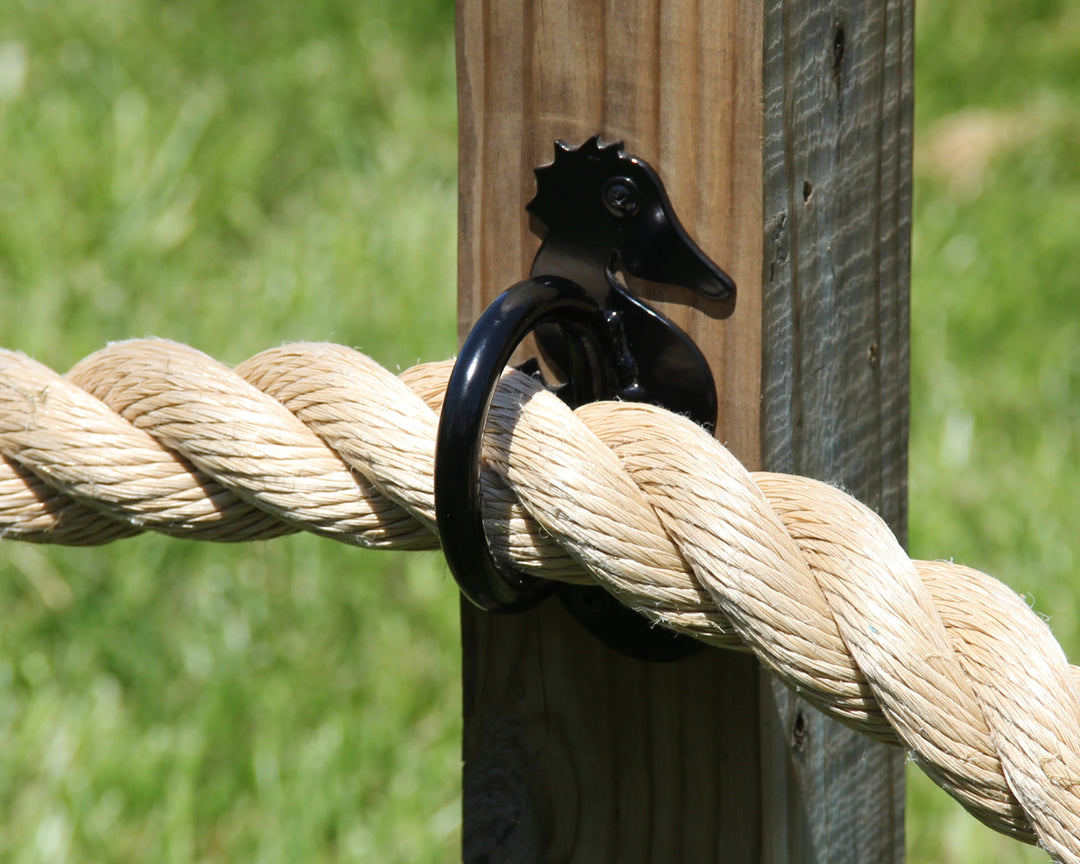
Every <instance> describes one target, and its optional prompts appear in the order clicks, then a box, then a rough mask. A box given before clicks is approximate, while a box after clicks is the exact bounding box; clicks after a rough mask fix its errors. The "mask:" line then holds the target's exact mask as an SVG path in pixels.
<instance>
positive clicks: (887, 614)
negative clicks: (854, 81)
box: [0, 340, 1080, 864]
mask: <svg viewBox="0 0 1080 864" xmlns="http://www.w3.org/2000/svg"><path fill="white" fill-rule="evenodd" d="M450 368H451V364H450V363H449V362H447V363H435V364H425V365H422V366H418V367H415V368H413V369H410V370H407V371H406V372H404V373H403V374H402V375H401V376H394V375H392V374H391V373H390V372H388V371H387V370H385V369H383V368H382V367H381V366H379V365H378V364H376V363H375V362H374V361H372V360H370V359H369V358H367V357H364V356H363V355H361V354H359V353H357V352H355V351H351V350H349V349H346V348H343V347H341V346H338V345H326V344H295V345H286V346H283V347H281V348H276V349H271V350H269V351H264V352H262V353H261V354H258V355H256V356H255V357H252V358H251V359H250V360H248V361H246V362H244V363H243V364H241V365H240V366H239V367H237V368H236V369H235V370H230V369H228V368H227V367H225V366H223V365H222V364H220V363H217V362H216V361H214V360H212V359H211V358H209V357H207V356H206V355H204V354H202V353H200V352H198V351H196V350H194V349H192V348H189V347H187V346H183V345H179V344H177V343H173V342H167V341H161V340H139V341H131V342H120V343H116V344H113V345H110V346H109V347H107V348H105V349H104V350H102V351H99V352H97V353H96V354H94V355H91V356H90V357H88V358H86V359H85V360H83V361H81V362H80V363H79V364H77V365H76V366H75V368H74V369H72V370H71V372H70V373H69V374H68V375H67V376H66V377H62V376H60V375H57V374H56V373H54V372H52V371H51V370H49V369H47V368H46V367H44V366H42V365H41V364H39V363H36V362H35V361H33V360H31V359H30V358H28V357H26V356H25V355H22V354H19V353H17V352H12V351H0V537H6V538H8V539H20V540H27V541H31V542H53V543H63V544H70V545H85V544H92V543H104V542H109V541H111V540H115V539H118V538H120V537H126V536H130V535H132V534H136V533H139V532H140V531H144V530H153V531H159V532H162V533H166V534H169V535H170V536H175V537H189V538H197V539H205V540H216V541H235V540H250V539H262V538H267V537H274V536H278V535H281V534H287V533H291V532H293V531H297V530H307V531H313V532H315V533H317V534H320V535H322V536H326V537H330V538H332V539H335V540H339V541H342V542H346V543H353V544H357V545H361V546H368V547H372V548H394V549H422V548H436V547H437V546H438V538H437V537H436V535H435V519H434V493H433V474H434V465H435V433H436V428H437V423H438V411H439V409H440V407H441V400H442V394H443V391H444V389H445V385H446V380H447V378H448V376H449V372H450ZM481 475H482V488H483V498H484V516H485V524H486V526H487V531H488V537H489V540H490V543H491V546H492V550H493V552H494V553H495V555H496V557H498V558H500V559H502V560H505V561H508V562H513V564H514V566H516V567H520V568H524V569H527V570H531V571H533V572H536V573H538V574H542V575H544V576H546V577H547V578H550V579H556V580H560V581H566V582H597V583H599V584H601V585H603V586H604V587H605V588H607V590H609V591H611V592H612V593H613V594H614V595H615V596H616V597H618V598H619V600H620V601H622V602H623V603H625V604H626V605H628V606H630V607H632V608H634V609H637V610H639V611H641V612H642V613H643V614H645V615H646V616H648V617H649V618H650V619H652V620H654V621H656V622H658V623H661V624H663V625H665V626H668V627H672V628H673V629H676V630H679V631H681V632H684V633H688V634H690V635H692V636H694V637H695V638H698V639H702V640H704V641H706V642H709V643H711V644H714V645H723V646H726V647H729V648H736V649H741V650H752V651H753V652H754V653H755V654H756V655H757V656H758V657H759V659H760V660H761V661H762V662H763V663H764V664H765V665H766V666H768V668H770V669H771V670H772V671H773V672H774V674H775V675H777V677H779V678H780V680H782V681H783V682H784V683H785V684H787V685H788V686H790V687H792V688H794V689H795V690H797V691H798V692H799V693H800V694H802V695H803V696H805V697H806V698H807V699H808V700H809V701H811V702H812V703H813V704H814V705H816V706H817V707H818V708H819V709H820V710H821V711H823V712H824V713H825V714H827V715H829V716H831V717H834V718H836V719H838V720H840V721H841V722H843V723H845V724H847V725H849V726H851V727H853V728H855V729H857V730H859V731H860V732H862V733H864V734H866V735H868V736H870V737H872V738H874V739H876V740H879V741H885V742H888V743H891V744H895V745H899V746H903V747H905V748H906V749H907V750H908V751H909V752H910V753H911V755H912V758H913V759H914V760H915V761H916V763H917V764H918V765H919V766H920V767H921V768H922V769H923V770H924V771H926V772H927V774H928V775H929V776H930V777H931V778H933V780H934V781H935V782H937V783H938V784H939V785H940V786H941V787H942V788H944V789H945V790H946V791H947V792H948V793H949V794H951V795H952V796H953V797H955V798H956V799H957V800H958V801H960V803H961V804H962V805H963V806H964V807H966V808H967V809H968V810H969V811H970V812H971V813H972V814H973V815H974V816H975V817H976V818H978V819H980V820H981V821H982V822H984V823H986V824H987V825H989V826H991V827H992V828H994V829H996V830H998V831H1001V832H1003V833H1006V834H1008V835H1010V836H1013V837H1015V838H1017V839H1019V840H1023V841H1025V842H1029V843H1030V842H1038V843H1039V844H1040V845H1041V846H1043V847H1044V848H1045V849H1046V850H1047V851H1048V852H1049V853H1050V854H1051V856H1053V858H1054V859H1055V860H1058V861H1062V862H1070V864H1080V722H1078V721H1080V684H1078V681H1080V670H1078V669H1077V668H1076V667H1072V666H1070V665H1069V664H1068V662H1067V661H1066V659H1065V657H1064V655H1063V653H1062V651H1061V648H1060V646H1058V644H1057V642H1056V641H1055V640H1054V639H1053V637H1052V635H1051V634H1050V631H1049V629H1048V628H1047V627H1046V625H1045V624H1044V622H1043V621H1042V620H1041V619H1040V618H1039V617H1038V616H1037V615H1035V614H1034V613H1033V612H1032V611H1031V610H1030V609H1029V608H1028V606H1027V605H1026V604H1025V603H1024V602H1023V601H1022V600H1021V599H1020V598H1019V597H1018V596H1017V595H1016V594H1014V593H1013V592H1012V591H1011V590H1009V589H1008V588H1006V587H1005V586H1004V585H1002V584H1001V583H1000V582H997V581H996V580H994V579H992V578H990V577H989V576H986V575H985V574H982V573H979V572H977V571H974V570H971V569H969V568H965V567H961V566H959V565H953V564H951V563H945V562H925V561H912V560H911V559H909V558H908V556H907V555H906V554H905V552H904V551H903V549H902V548H901V547H900V545H899V543H898V542H897V541H896V539H895V537H893V535H892V534H891V532H890V531H889V529H888V527H887V526H886V525H885V524H884V522H882V520H881V519H880V518H879V517H878V516H877V515H876V514H874V513H873V512H872V511H870V510H869V509H868V508H867V507H865V506H863V505H862V504H860V503H859V502H858V501H856V500H854V499H853V498H851V497H850V496H848V495H846V494H845V493H843V492H841V491H839V490H837V489H835V488H833V487H831V486H828V485H826V484H823V483H820V482H818V481H814V480H809V479H806V478H803V477H795V476H791V475H780V474H769V473H749V472H747V471H746V470H745V469H744V468H743V466H742V465H741V464H740V463H739V462H738V460H736V459H735V458H734V456H732V455H731V454H730V453H729V452H728V451H727V450H726V449H725V448H724V447H723V446H722V445H721V444H719V442H717V441H716V440H715V439H713V438H712V437H711V436H709V435H708V434H707V433H706V432H705V431H704V430H702V429H700V428H699V427H697V426H695V425H694V424H693V423H691V422H690V421H688V420H686V419H684V418H681V417H678V416H675V415H673V414H670V413H668V412H665V411H663V410H661V409H658V408H653V407H650V406H647V405H637V404H628V403H610V402H606V403H593V404H590V405H586V406H584V407H582V408H580V409H578V410H577V411H576V412H575V411H571V410H570V409H569V408H567V407H566V406H565V405H564V404H563V403H562V402H560V401H559V400H558V399H557V398H556V397H554V396H553V395H552V394H550V393H548V392H547V391H545V390H543V389H542V388H540V387H539V385H538V384H537V383H536V382H535V381H533V380H532V379H530V378H528V377H526V376H524V375H520V374H518V373H513V372H510V373H507V375H505V376H504V378H503V382H502V384H501V385H500V387H499V388H498V390H497V392H496V394H495V396H494V398H493V401H492V406H491V410H490V413H489V418H488V426H487V429H486V430H485V440H484V453H483V466H482V472H481Z"/></svg>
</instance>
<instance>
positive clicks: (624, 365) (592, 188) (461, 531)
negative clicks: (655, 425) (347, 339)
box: [435, 136, 735, 660]
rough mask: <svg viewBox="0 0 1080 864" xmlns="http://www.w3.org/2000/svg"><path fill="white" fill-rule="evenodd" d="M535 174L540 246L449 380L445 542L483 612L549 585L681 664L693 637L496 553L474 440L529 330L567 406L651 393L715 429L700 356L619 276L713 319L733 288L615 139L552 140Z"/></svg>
mask: <svg viewBox="0 0 1080 864" xmlns="http://www.w3.org/2000/svg"><path fill="white" fill-rule="evenodd" d="M535 174H536V185H537V192H536V196H535V197H534V198H533V200H532V201H530V202H529V204H528V205H527V207H526V209H527V210H528V211H529V213H530V214H532V216H533V217H534V219H535V220H536V222H539V223H540V224H539V226H537V225H536V224H535V223H534V228H537V227H538V228H539V230H538V231H537V233H538V234H541V236H543V243H542V245H541V246H540V250H539V252H538V253H537V255H536V258H535V259H534V261H533V265H532V269H531V273H530V278H529V279H526V280H524V281H523V282H519V283H518V284H516V285H514V286H513V287H511V288H509V289H507V290H506V291H504V292H503V293H502V294H501V295H499V297H498V298H497V299H496V300H495V301H494V302H493V303H492V304H491V306H489V307H488V309H487V310H486V311H485V312H484V313H483V314H482V315H481V316H480V318H479V320H478V321H477V322H476V324H475V325H474V326H473V329H472V331H471V332H470V333H469V335H468V337H467V338H466V340H465V344H464V345H463V346H462V349H461V354H460V355H459V358H458V361H457V363H456V364H455V366H454V370H453V372H452V374H451V376H450V381H449V384H448V386H447V391H446V399H445V401H444V405H443V410H442V415H441V418H440V421H439V433H438V443H437V448H436V461H435V508H436V516H437V519H438V525H439V535H440V537H441V538H442V544H443V551H444V553H445V555H446V560H447V563H448V564H449V566H450V569H451V571H452V572H453V574H454V577H455V579H457V581H458V585H459V586H460V588H461V590H462V592H463V593H464V594H465V595H466V596H467V597H468V598H469V599H470V600H471V601H472V602H473V603H475V604H476V605H477V606H479V607H480V608H482V609H486V610H488V611H491V612H516V611H522V610H524V609H527V608H529V607H531V606H533V605H535V604H536V603H538V602H540V601H541V600H542V599H544V598H545V597H547V596H548V595H549V594H551V593H552V592H553V591H555V592H556V593H558V595H559V597H560V599H561V600H562V601H563V603H564V605H565V606H566V607H567V609H568V610H569V611H570V612H571V613H572V614H573V615H574V616H575V617H576V618H578V620H580V621H581V622H582V623H583V624H584V625H585V626H586V627H588V628H589V629H590V630H591V631H592V632H593V633H595V634H596V635H597V636H599V637H600V638H601V639H603V640H604V641H605V642H606V643H607V644H608V645H610V646H612V647H614V648H616V649H618V650H620V651H622V652H623V653H626V654H629V655H631V656H634V657H637V658H639V659H651V660H673V659H678V658H680V657H684V656H686V655H688V654H690V653H693V652H694V651H696V650H697V649H698V648H699V647H700V643H697V642H695V641H694V640H692V639H689V638H687V637H685V636H678V635H676V634H674V633H671V632H670V631H667V630H665V629H663V628H657V627H654V626H653V625H652V624H651V623H650V622H649V621H648V620H646V619H645V618H644V617H643V616H641V615H639V614H637V613H636V612H633V611H631V610H629V609H627V608H626V607H624V606H622V605H621V604H619V603H618V601H617V600H615V598H614V597H612V596H611V595H610V594H608V593H607V592H606V591H605V590H603V589H602V588H595V587H581V586H575V585H560V586H559V587H558V588H557V589H556V588H555V586H554V584H553V583H551V582H549V581H547V580H544V579H539V578H537V577H535V576H532V575H530V574H526V573H522V572H516V571H514V570H513V568H510V567H508V566H502V565H500V564H499V563H498V562H496V561H495V560H494V558H493V556H492V554H491V551H490V548H489V545H488V541H487V534H486V532H485V530H484V523H483V517H482V515H481V506H480V505H481V501H480V497H481V493H480V471H481V452H480V451H481V439H482V433H483V429H484V422H485V419H486V417H487V411H488V406H489V405H490V402H491V396H492V393H493V392H494V390H495V386H496V384H497V383H498V380H499V377H500V375H501V374H502V371H503V369H504V368H505V366H506V364H507V363H508V362H510V357H511V355H512V354H513V353H514V351H515V349H516V348H517V346H518V345H519V343H520V342H521V341H522V340H523V339H524V338H525V337H526V336H527V335H528V334H529V333H533V334H534V335H535V337H536V342H537V345H538V346H539V348H540V353H541V358H542V360H543V363H544V366H546V368H547V369H548V370H549V371H550V372H551V373H552V377H555V378H557V379H558V380H559V382H561V383H559V384H558V385H557V386H553V387H552V389H553V390H554V391H555V392H556V393H557V394H558V395H559V396H560V397H561V398H562V399H563V400H564V401H565V402H567V403H568V404H569V405H570V406H571V407H577V406H579V405H583V404H585V403H587V402H592V401H596V400H599V399H620V400H625V401H634V402H649V403H652V404H655V405H660V406H662V407H664V408H667V409H669V410H671V411H675V412H678V413H681V414H685V415H687V416H689V417H690V418H691V419H693V420H695V421H696V422H698V423H700V424H702V425H704V426H706V427H708V428H710V429H712V427H713V426H714V425H715V423H716V416H717V396H716V384H715V381H714V379H713V375H712V372H711V371H710V369H709V365H708V363H707V362H706V360H705V358H704V356H703V355H702V354H701V351H700V350H699V349H698V348H697V346H696V345H695V344H694V343H693V341H692V340H691V339H690V337H689V336H687V335H686V334H685V333H684V332H682V330H680V329H679V328H678V327H676V326H675V325H674V324H673V323H672V322H671V321H670V320H668V319H667V318H666V317H664V316H663V315H662V314H660V313H659V312H658V311H656V310H655V309H652V308H651V307H649V306H648V305H646V304H645V303H644V302H643V301H642V300H640V299H639V298H638V297H636V296H635V295H634V294H633V293H632V292H631V291H630V289H629V288H628V287H627V285H626V283H625V282H624V281H623V279H622V278H621V276H620V274H622V273H625V274H629V276H630V277H633V278H634V279H640V280H644V281H646V282H658V283H664V284H667V285H671V286H676V287H680V288H685V289H689V290H691V291H693V292H695V293H697V294H699V295H700V296H702V297H704V298H705V299H706V300H707V301H710V309H709V311H710V314H711V315H712V316H713V317H717V318H722V317H727V316H729V315H730V314H731V313H732V311H733V310H734V304H735V283H734V282H733V281H732V280H731V278H730V277H729V276H728V275H727V274H726V273H724V271H722V270H721V269H720V268H719V267H717V266H716V265H715V264H714V263H713V262H712V261H710V260H709V258H708V257H707V256H706V255H705V254H704V253H703V252H702V251H701V250H700V249H699V248H698V247H697V245H696V244H695V243H694V241H693V240H692V239H691V238H690V236H689V235H688V234H687V233H686V231H685V229H684V228H683V227H682V225H681V224H680V223H679V220H678V218H677V217H676V215H675V212H674V210H673V209H672V206H671V202H670V201H669V200H668V197H667V193H666V192H665V191H664V186H663V183H662V182H661V180H660V178H659V176H658V175H657V174H656V172H655V171H654V170H653V169H652V168H651V167H650V166H649V165H648V164H647V163H645V162H644V161H642V160H641V159H638V158H637V157H635V156H630V155H628V154H626V153H624V152H623V149H622V144H620V143H614V144H604V143H603V142H601V140H600V138H599V136H596V137H593V138H590V139H589V140H588V141H586V142H585V143H584V144H582V145H581V146H579V147H570V146H569V145H567V144H566V143H564V142H562V141H559V142H557V143H556V145H555V161H554V162H553V163H552V164H551V165H547V166H544V167H542V168H538V169H536V171H535ZM530 365H535V364H530ZM535 368H539V366H538V365H536V366H535Z"/></svg>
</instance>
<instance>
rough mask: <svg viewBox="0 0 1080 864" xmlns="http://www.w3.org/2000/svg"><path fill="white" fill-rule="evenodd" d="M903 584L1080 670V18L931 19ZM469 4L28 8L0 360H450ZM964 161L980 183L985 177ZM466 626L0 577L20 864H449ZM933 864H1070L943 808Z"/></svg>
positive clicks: (12, 105) (451, 592)
mask: <svg viewBox="0 0 1080 864" xmlns="http://www.w3.org/2000/svg"><path fill="white" fill-rule="evenodd" d="M916 20H917V26H918V40H917V53H918V56H917V64H916V69H917V75H918V87H917V149H916V197H915V230H914V255H913V286H912V288H913V322H914V326H913V334H912V346H913V380H912V397H913V406H912V407H913V411H912V447H911V549H912V553H913V554H914V555H917V556H920V557H953V558H955V559H957V560H959V561H964V562H966V563H970V564H972V565H974V566H977V567H980V568H982V569H984V570H987V571H988V572H991V573H994V574H995V575H997V576H999V577H1000V578H1002V579H1004V580H1005V581H1006V582H1008V583H1009V584H1010V585H1012V586H1013V587H1014V588H1016V589H1017V590H1018V591H1021V592H1023V593H1025V594H1027V595H1028V596H1029V597H1031V598H1032V602H1033V603H1034V606H1035V608H1036V610H1037V611H1039V612H1040V613H1042V614H1045V615H1047V616H1049V618H1050V622H1051V625H1052V626H1053V628H1054V630H1055V632H1056V634H1057V635H1058V637H1059V638H1060V639H1061V640H1062V642H1063V644H1064V645H1065V647H1066V651H1067V653H1069V655H1070V657H1072V658H1074V659H1076V658H1080V584H1077V580H1076V578H1075V577H1074V571H1075V568H1076V561H1075V559H1076V556H1077V552H1078V551H1080V544H1078V541H1077V539H1076V538H1077V537H1078V536H1080V515H1078V511H1077V508H1076V506H1075V501H1076V489H1077V488H1078V481H1080V275H1078V274H1080V228H1078V226H1080V159H1078V158H1077V157H1076V154H1077V152H1078V148H1080V90H1078V87H1077V84H1076V82H1077V81H1080V54H1077V52H1076V51H1075V45H1076V44H1077V39H1078V38H1080V11H1078V7H1077V6H1076V5H1075V4H1070V3H1066V2H1048V0H1040V2H1034V3H1033V2H1030V0H995V2H994V3H993V4H985V3H982V2H979V0H924V2H921V3H920V6H919V8H918V12H917V16H916ZM452 28H453V7H452V3H451V2H449V0H408V2H396V3H395V2H391V0H312V2H309V3H305V4H302V5H295V4H280V3H273V2H270V0H246V2H238V0H235V2H224V3H223V2H210V0H201V2H200V0H171V2H159V3H150V2H144V0H109V2H107V3H104V2H102V3H85V2H83V3H80V2H76V0H12V2H9V3H5V4H0V344H2V345H4V346H6V347H11V348H17V349H20V350H23V351H26V352H28V353H31V354H33V355H34V356H36V357H38V358H39V359H41V360H43V361H44V362H46V363H48V364H49V365H51V366H53V367H54V368H57V369H61V370H63V369H66V368H67V367H69V366H70V365H72V364H73V363H74V362H75V361H76V360H78V359H79V358H81V357H82V356H85V355H86V354H88V353H90V352H92V351H94V350H96V349H97V348H99V347H101V346H102V345H104V344H105V343H106V342H108V341H109V340H113V339H121V338H128V337H131V336H142V335H150V334H153V335H159V336H167V337H171V338H174V339H178V340H181V341H185V342H188V343H190V344H193V345H195V346H196V347H198V348H201V349H203V350H205V351H207V352H208V353H210V354H212V355H213V356H215V357H218V358H220V359H222V360H224V361H225V362H229V363H235V362H239V361H241V360H243V359H244V358H246V357H248V356H250V355H251V354H253V353H255V352H256V351H259V350H261V349H263V348H265V347H268V346H271V345H275V344H278V343H281V342H283V341H287V340H291V339H312V340H319V339H326V340H333V341H337V342H341V343H344V344H347V345H354V346H358V347H360V348H361V349H363V350H365V351H366V352H368V353H369V354H371V355H372V356H373V357H375V358H376V359H377V360H379V361H380V362H382V363H384V364H386V365H389V366H391V367H394V366H407V365H410V364H412V363H413V362H415V361H417V360H418V359H439V358H443V357H446V356H448V355H449V354H450V353H451V352H452V350H453V347H454V321H455V315H454V278H455V277H454V273H455V266H454V254H455V250H454V245H455V233H456V227H455V201H456V191H455V179H454V170H455V137H456V129H455V116H454V84H453V45H452V39H453V34H452ZM965 148H966V149H965ZM455 598H456V592H455V589H454V587H453V584H452V580H451V579H450V578H449V576H448V574H447V572H446V569H445V566H444V565H443V563H442V562H441V560H440V559H439V558H438V557H437V556H434V555H411V556H407V555H399V554H391V553H382V554H377V553H366V552H362V551H358V550H355V549H349V548H344V547H339V546H336V545H335V544H333V543H330V542H329V541H325V540H316V539H314V538H309V537H292V538H286V539H282V540H277V541H273V542H271V543H263V544H250V545H247V546H244V547H242V548H232V547H229V546H211V545H198V544H189V543H182V542H178V541H171V540H167V539H163V538H157V537H142V538H138V539H135V540H129V541H125V542H122V543H117V544H114V545H113V546H111V547H106V548H102V549H93V550H65V549H52V548H41V547H34V546H28V545H20V544H5V545H4V546H2V547H0V606H2V608H3V610H4V613H3V615H2V616H0V736H2V740H3V741H4V746H3V747H2V748H0V813H3V814H4V818H3V819H2V820H0V861H12V862H23V861H25V862H37V861H50V862H61V861H87V860H92V861H101V862H112V861H116V862H121V861H123V862H134V861H138V862H142V861H177V862H179V861H184V862H187V861H205V862H214V861H234V860H235V861H254V862H278V861H282V862H284V861H290V862H292V861H305V862H306V861H315V862H317V861H331V860H333V861H376V860H377V861H388V862H394V861H401V862H415V861H444V860H451V859H453V858H454V857H455V856H456V853H457V848H458V842H459V831H460V828H459V818H460V814H459V808H460V791H459V764H458V759H459V755H458V754H459V738H460V731H461V720H460V716H461V708H460V694H459V686H458V676H459V662H460V661H459V648H458V635H457V604H456V599H455ZM909 788H910V793H909V803H910V816H909V820H908V832H909V843H908V845H909V860H910V861H911V862H913V864H914V862H955V864H960V862H972V864H973V862H982V861H987V860H993V861H999V862H1006V861H1042V860H1045V856H1044V855H1042V854H1041V853H1039V852H1038V851H1037V850H1029V849H1026V848H1025V847H1021V846H1019V845H1017V844H1015V843H1012V842H1010V841H1006V840H1002V839H999V838H998V837H997V836H996V835H994V834H993V833H992V832H990V831H988V830H987V829H984V828H982V827H981V826H979V825H978V824H977V823H976V822H975V821H974V820H972V819H971V818H970V817H968V816H967V815H966V814H964V813H963V811H962V810H960V808H959V807H958V806H956V805H954V804H953V803H952V802H951V801H950V800H949V799H948V798H947V797H946V796H945V795H944V794H943V793H941V792H939V791H938V790H936V789H935V788H933V787H932V786H931V785H930V784H929V783H928V782H927V781H926V780H925V779H923V778H922V777H921V775H919V774H918V773H917V772H914V771H913V772H912V773H911V775H910V784H909Z"/></svg>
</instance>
